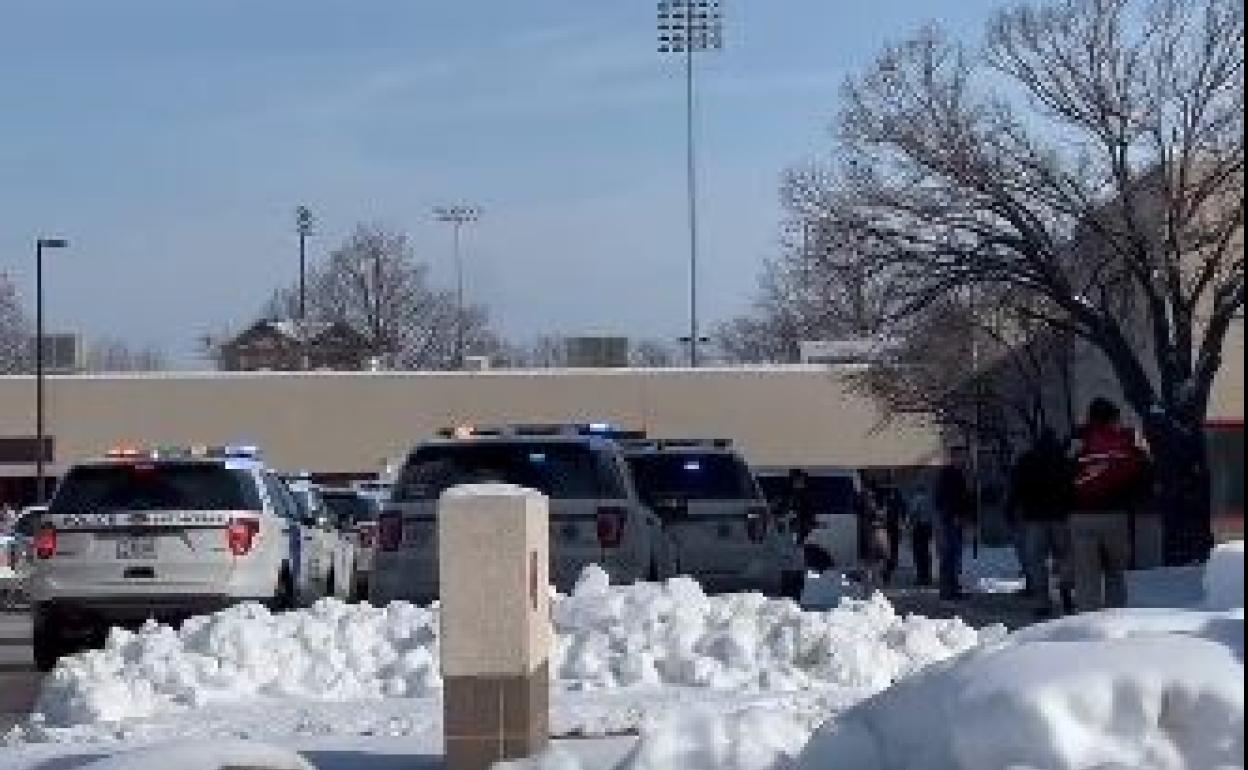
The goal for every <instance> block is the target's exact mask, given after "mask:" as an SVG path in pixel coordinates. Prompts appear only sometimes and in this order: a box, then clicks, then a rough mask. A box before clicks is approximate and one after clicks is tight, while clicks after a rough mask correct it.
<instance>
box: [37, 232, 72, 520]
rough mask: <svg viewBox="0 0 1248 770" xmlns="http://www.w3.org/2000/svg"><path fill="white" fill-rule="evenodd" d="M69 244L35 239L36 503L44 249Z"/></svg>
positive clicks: (41, 484) (40, 481)
mask: <svg viewBox="0 0 1248 770" xmlns="http://www.w3.org/2000/svg"><path fill="white" fill-rule="evenodd" d="M67 246H69V241H67V240H65V239H64V238H38V239H36V240H35V503H36V504H42V503H43V501H44V498H45V496H46V489H45V487H46V483H45V479H44V467H43V466H44V457H43V449H44V443H45V439H44V428H43V379H44V378H43V250H44V249H63V248H66V247H67Z"/></svg>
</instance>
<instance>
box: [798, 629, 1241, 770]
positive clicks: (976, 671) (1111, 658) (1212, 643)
mask: <svg viewBox="0 0 1248 770" xmlns="http://www.w3.org/2000/svg"><path fill="white" fill-rule="evenodd" d="M1243 622H1244V621H1243V612H1242V610H1239V611H1232V612H1202V611H1194V610H1169V611H1163V610H1119V611H1111V612H1104V613H1096V614H1090V615H1081V616H1075V617H1071V618H1064V619H1061V620H1057V621H1053V622H1051V623H1046V624H1043V625H1038V626H1032V627H1031V628H1028V629H1025V630H1024V631H1021V632H1019V633H1016V634H1013V635H1010V636H1008V637H1004V638H1003V639H1001V640H1000V641H999V642H998V643H996V644H992V645H985V646H983V647H981V648H980V649H977V650H974V651H971V652H969V653H968V654H966V655H964V656H962V657H959V658H957V659H955V660H952V661H949V662H947V663H943V664H939V665H936V666H933V667H931V668H929V669H928V670H926V671H924V672H922V673H920V674H918V675H916V676H914V677H913V678H910V679H907V680H905V681H903V682H901V683H899V684H897V685H896V686H894V687H892V688H890V689H889V690H887V691H884V692H882V693H880V694H878V695H876V696H875V697H873V698H871V699H868V700H867V701H864V702H863V703H861V704H859V705H858V706H856V707H854V708H852V709H850V710H849V711H847V712H845V713H844V714H842V715H840V716H839V717H837V718H834V719H833V720H831V721H830V722H828V723H827V724H826V725H824V726H823V727H822V728H820V730H819V731H818V732H816V734H815V735H814V736H813V737H812V739H811V741H810V743H809V744H808V745H807V746H806V749H805V750H804V751H803V753H802V756H801V758H800V761H799V762H798V764H797V767H798V768H799V770H829V769H830V768H840V767H847V768H848V767H852V768H855V770H928V769H929V768H941V769H942V770H945V769H948V770H998V769H999V768H1007V767H1019V768H1024V767H1025V768H1038V769H1042V770H1085V769H1086V770H1091V768H1141V769H1146V770H1195V769H1196V768H1202V769H1203V768H1210V769H1212V768H1231V767H1242V766H1243V755H1244V666H1243Z"/></svg>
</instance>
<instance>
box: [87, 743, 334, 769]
mask: <svg viewBox="0 0 1248 770" xmlns="http://www.w3.org/2000/svg"><path fill="white" fill-rule="evenodd" d="M174 767H176V768H178V770H221V769H222V768H231V767H234V768H244V767H246V768H255V770H316V769H315V768H314V767H312V765H310V764H309V763H308V762H307V761H306V760H304V759H303V757H300V756H299V755H298V754H296V753H295V752H293V751H290V750H289V749H283V748H279V747H277V746H269V745H266V744H263V743H257V742H255V741H212V742H211V743H208V742H202V741H177V742H171V743H166V744H160V745H157V746H149V747H145V748H141V749H133V750H131V751H123V752H121V753H119V754H114V755H112V756H110V757H105V758H103V759H97V760H95V761H93V762H88V763H87V764H85V765H82V766H81V767H80V768H79V770H169V768H174Z"/></svg>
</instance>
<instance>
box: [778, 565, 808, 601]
mask: <svg viewBox="0 0 1248 770" xmlns="http://www.w3.org/2000/svg"><path fill="white" fill-rule="evenodd" d="M805 587H806V573H805V572H803V571H800V570H785V571H784V572H781V573H780V596H782V597H783V598H785V599H792V600H793V601H795V602H796V601H800V600H801V598H802V589H804V588H805Z"/></svg>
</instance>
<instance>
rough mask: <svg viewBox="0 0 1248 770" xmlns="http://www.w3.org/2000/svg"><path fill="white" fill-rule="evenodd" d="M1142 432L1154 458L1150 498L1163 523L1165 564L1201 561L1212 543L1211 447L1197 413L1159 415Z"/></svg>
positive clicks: (1206, 556)
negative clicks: (1193, 415)
mask: <svg viewBox="0 0 1248 770" xmlns="http://www.w3.org/2000/svg"><path fill="white" fill-rule="evenodd" d="M1146 432H1147V435H1148V441H1149V445H1150V446H1151V448H1152V451H1153V461H1154V463H1155V476H1154V480H1155V487H1154V498H1153V499H1154V501H1155V504H1156V506H1157V507H1158V508H1159V509H1160V511H1161V514H1162V521H1163V522H1164V524H1165V546H1164V547H1165V560H1166V564H1167V565H1171V566H1174V565H1182V564H1191V563H1193V562H1198V561H1204V560H1205V559H1207V558H1208V557H1209V552H1210V550H1211V549H1212V548H1213V526H1212V525H1213V521H1212V500H1211V495H1210V489H1211V476H1210V472H1209V450H1208V446H1207V444H1206V439H1205V430H1204V424H1203V423H1202V422H1201V421H1200V420H1199V419H1192V420H1188V421H1180V420H1176V419H1173V418H1167V417H1166V416H1164V415H1159V416H1156V417H1152V418H1150V419H1148V421H1147V423H1146Z"/></svg>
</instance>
